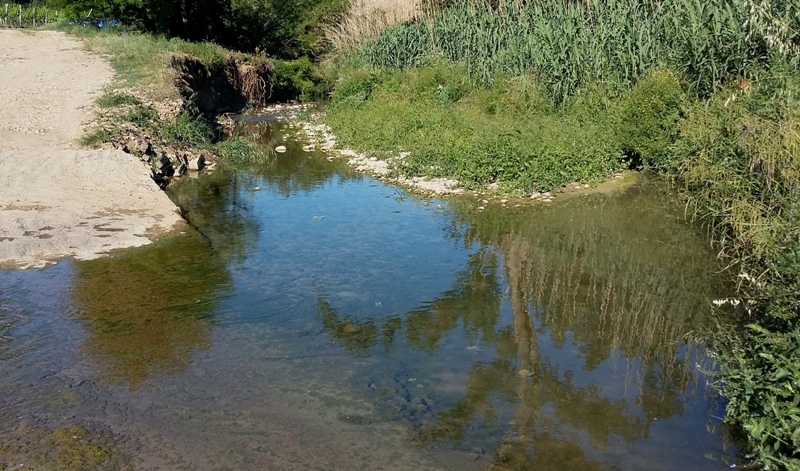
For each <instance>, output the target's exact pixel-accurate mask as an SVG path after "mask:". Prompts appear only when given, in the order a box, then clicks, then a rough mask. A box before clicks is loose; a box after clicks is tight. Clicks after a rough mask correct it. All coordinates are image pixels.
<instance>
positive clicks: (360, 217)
mask: <svg viewBox="0 0 800 471" xmlns="http://www.w3.org/2000/svg"><path fill="white" fill-rule="evenodd" d="M258 129H259V132H260V133H261V138H263V139H264V140H265V142H271V141H272V140H274V139H276V138H277V139H278V140H280V139H281V138H282V136H284V135H286V134H287V133H288V132H289V131H290V130H289V129H288V128H287V127H286V125H285V124H279V123H266V124H265V123H260V124H258ZM302 144H303V143H302V142H296V141H293V140H291V139H290V140H289V141H288V142H287V143H286V145H287V147H288V152H287V153H285V154H279V155H277V156H276V157H275V158H274V159H273V161H272V162H271V163H270V164H268V165H264V166H263V168H260V169H257V170H253V171H249V172H235V173H230V172H224V171H216V172H214V173H212V174H209V175H203V176H201V177H200V178H197V179H194V180H191V181H185V182H182V183H181V184H179V185H176V186H175V187H174V188H173V189H172V190H170V191H171V197H172V198H173V199H174V200H175V201H176V202H177V203H178V204H179V205H180V206H182V207H183V208H185V210H186V211H187V218H188V219H189V221H190V222H191V224H192V225H193V226H194V227H196V228H197V232H196V233H191V234H187V235H185V236H182V237H178V238H174V239H171V240H166V241H162V242H159V243H157V244H154V245H152V246H148V247H143V248H138V249H132V250H128V251H125V252H122V253H121V254H119V255H117V256H114V257H111V258H105V259H99V260H94V261H82V262H76V261H63V262H61V263H59V264H58V265H56V266H54V267H51V268H48V269H44V270H31V271H4V272H0V469H126V468H127V469H170V470H172V469H176V470H182V469H186V470H226V469H230V470H265V469H273V470H308V469H315V470H362V469H363V470H427V469H431V470H434V469H436V470H444V469H451V470H469V469H496V470H525V469H535V470H639V469H642V470H643V469H647V470H681V471H684V470H721V469H727V468H729V467H730V466H731V464H734V463H735V462H736V449H735V447H734V446H732V445H730V444H729V443H728V438H727V435H726V432H725V430H724V427H723V426H722V425H721V424H720V419H719V418H720V417H721V415H722V413H723V408H724V405H723V404H721V403H720V402H719V401H718V400H717V399H716V398H715V397H714V396H713V394H712V392H711V391H710V390H707V388H706V384H707V381H708V378H707V377H706V376H704V374H703V373H702V372H701V367H702V366H703V365H707V364H708V362H707V360H706V359H704V358H702V357H700V356H698V354H696V353H694V352H693V350H692V349H690V348H689V347H688V346H687V344H686V341H685V340H684V334H685V333H686V332H688V331H691V330H693V329H699V328H702V327H703V326H705V325H707V323H708V322H709V318H708V316H709V315H710V301H711V300H712V299H714V298H717V297H724V296H725V295H726V294H727V293H728V289H727V287H726V285H725V284H724V283H723V280H722V279H720V278H718V276H717V275H716V273H717V271H718V267H717V265H716V262H715V259H714V254H713V253H712V251H711V249H710V248H709V246H708V244H707V243H706V242H705V237H704V234H703V233H702V231H701V230H699V229H697V228H695V227H692V226H690V225H687V224H685V223H684V219H683V214H682V211H681V208H680V207H679V205H677V204H676V202H675V201H674V199H673V198H672V197H671V196H670V194H669V192H668V190H667V189H665V188H664V187H663V186H662V185H660V184H658V183H657V182H654V181H650V180H647V179H642V180H640V181H639V182H638V183H636V184H635V185H633V186H631V187H628V188H626V189H624V190H620V191H617V192H614V193H610V194H590V195H583V196H576V197H572V198H568V199H567V198H564V199H563V200H558V199H557V200H556V201H555V202H554V203H552V204H550V205H547V204H543V203H531V202H529V201H514V200H511V201H508V202H506V203H500V200H499V199H496V200H493V201H491V202H490V203H488V204H485V206H486V209H485V210H478V209H477V207H478V206H481V205H484V204H483V203H481V202H479V201H478V200H476V199H475V198H474V197H472V196H463V197H452V198H447V199H435V198H419V197H415V196H411V195H409V194H407V193H406V192H404V191H403V190H401V189H398V188H394V187H391V186H388V185H386V184H384V183H382V182H380V181H377V180H374V179H372V178H370V177H368V176H364V175H361V174H357V173H354V172H353V171H352V170H350V169H349V168H348V167H347V165H346V164H345V163H344V162H342V161H340V160H334V161H329V160H327V159H326V158H325V157H326V156H325V155H324V154H322V153H320V152H303V151H302V149H301V147H302Z"/></svg>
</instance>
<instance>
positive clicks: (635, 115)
mask: <svg viewBox="0 0 800 471" xmlns="http://www.w3.org/2000/svg"><path fill="white" fill-rule="evenodd" d="M686 100H687V97H686V94H685V93H684V91H683V90H682V88H681V84H680V82H679V81H678V78H677V77H676V76H675V75H674V74H673V73H671V72H670V71H668V70H664V69H656V70H654V71H652V72H650V73H648V74H647V75H645V76H644V77H642V78H641V79H639V80H638V81H637V82H636V84H635V85H634V86H633V88H632V89H631V90H630V91H629V92H627V93H625V94H624V95H623V96H622V99H621V100H620V103H619V107H618V120H619V121H618V124H617V126H618V128H617V129H618V134H619V138H620V142H621V144H622V148H623V150H624V151H625V152H626V153H628V154H633V155H635V156H636V157H638V158H640V159H641V163H642V164H643V165H644V166H645V167H650V168H658V169H661V170H668V171H672V172H673V173H674V172H675V171H676V170H677V164H676V162H674V160H673V158H672V157H673V154H672V152H671V149H670V147H671V144H672V142H673V141H674V139H675V134H676V132H677V126H678V121H679V120H680V118H681V112H682V110H683V107H684V104H685V102H686Z"/></svg>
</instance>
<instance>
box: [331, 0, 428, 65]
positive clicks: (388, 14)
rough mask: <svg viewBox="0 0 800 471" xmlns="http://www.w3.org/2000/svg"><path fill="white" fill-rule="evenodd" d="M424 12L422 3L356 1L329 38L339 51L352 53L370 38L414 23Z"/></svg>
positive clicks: (400, 0) (406, 1)
mask: <svg viewBox="0 0 800 471" xmlns="http://www.w3.org/2000/svg"><path fill="white" fill-rule="evenodd" d="M420 12H421V9H420V7H419V4H418V0H353V1H352V2H351V3H350V8H349V9H348V11H347V13H346V14H345V15H344V17H343V18H342V19H341V20H340V21H339V22H338V23H336V24H334V25H332V26H330V27H329V28H328V30H327V32H326V35H325V37H326V38H327V40H328V41H330V42H331V43H332V45H333V47H334V48H335V49H336V50H337V51H339V52H342V53H345V54H350V53H353V52H355V51H356V50H358V49H359V48H360V46H361V44H362V43H363V42H364V41H365V40H366V39H369V38H373V37H375V36H378V35H380V34H381V32H382V31H383V30H384V29H385V28H386V27H388V26H393V25H396V24H399V23H403V22H406V21H410V20H413V19H414V18H417V17H418V16H419V14H420Z"/></svg>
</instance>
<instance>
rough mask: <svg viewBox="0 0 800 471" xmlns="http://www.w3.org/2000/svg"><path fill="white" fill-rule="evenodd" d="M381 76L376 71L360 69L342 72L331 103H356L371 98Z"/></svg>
mask: <svg viewBox="0 0 800 471" xmlns="http://www.w3.org/2000/svg"><path fill="white" fill-rule="evenodd" d="M381 81H382V77H380V76H379V75H378V74H377V73H375V72H371V71H365V70H361V69H355V70H350V71H348V72H347V73H345V74H343V75H342V77H341V78H340V79H339V83H337V84H336V89H335V91H334V93H333V100H332V104H333V105H334V106H336V105H337V104H339V103H342V102H347V103H349V104H358V103H359V102H365V101H367V100H369V99H370V98H372V93H373V92H374V91H375V89H376V88H377V87H378V85H379V84H380V83H381Z"/></svg>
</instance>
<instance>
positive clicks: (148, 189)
mask: <svg viewBox="0 0 800 471" xmlns="http://www.w3.org/2000/svg"><path fill="white" fill-rule="evenodd" d="M0 44H2V45H3V47H2V48H0V84H2V87H0V143H2V147H1V148H0V266H2V267H20V268H24V267H31V266H43V265H45V264H47V263H48V262H52V261H55V260H57V259H59V258H62V257H67V256H73V257H75V258H78V259H91V258H96V257H98V256H101V255H102V254H104V253H107V252H108V251H109V250H111V249H115V248H122V247H132V246H138V245H144V244H147V243H149V242H150V241H151V240H152V238H154V237H155V236H157V235H159V234H162V233H164V232H167V231H170V230H172V229H174V228H175V227H176V225H177V224H179V223H180V222H181V221H182V219H181V217H180V214H179V212H178V210H177V208H176V206H175V205H174V204H173V203H172V202H171V201H170V200H169V198H168V197H167V196H166V195H165V194H164V193H163V192H162V191H161V190H160V189H159V188H158V186H157V185H156V184H155V183H154V182H153V180H152V179H151V178H150V171H149V169H148V167H147V166H146V165H145V164H143V163H142V162H141V161H139V160H138V159H137V158H136V157H134V156H132V155H129V154H126V153H123V152H121V151H114V150H82V149H80V147H79V146H78V144H77V139H78V138H79V137H80V135H81V129H82V124H83V123H85V122H87V121H88V120H89V119H91V115H92V104H93V103H94V100H95V99H96V98H97V96H98V95H99V93H100V91H101V90H102V89H103V87H104V86H106V85H107V84H109V83H110V82H111V80H112V78H113V71H112V70H111V67H110V66H109V65H108V63H107V62H106V61H104V60H103V59H101V58H100V57H97V56H93V55H91V54H89V53H88V52H86V51H85V50H84V49H83V46H82V44H81V42H80V41H78V40H75V39H72V38H70V37H68V36H67V35H65V34H63V33H58V32H52V31H37V32H23V31H18V30H0Z"/></svg>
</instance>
